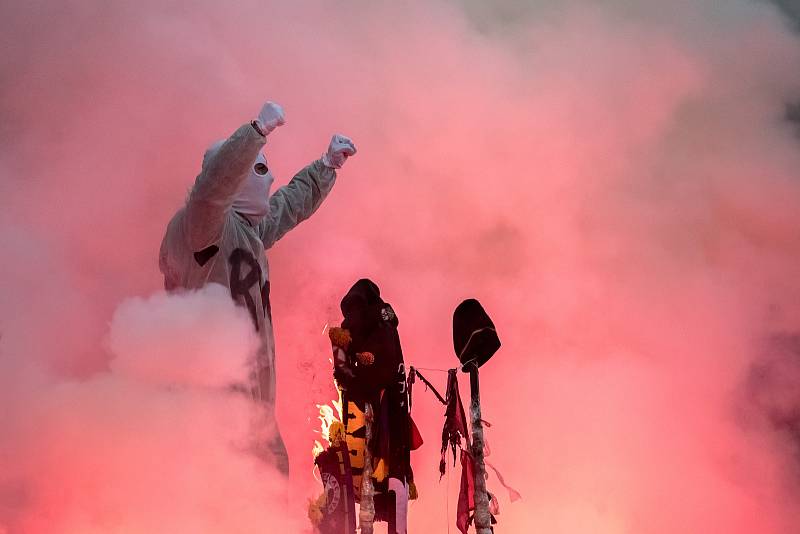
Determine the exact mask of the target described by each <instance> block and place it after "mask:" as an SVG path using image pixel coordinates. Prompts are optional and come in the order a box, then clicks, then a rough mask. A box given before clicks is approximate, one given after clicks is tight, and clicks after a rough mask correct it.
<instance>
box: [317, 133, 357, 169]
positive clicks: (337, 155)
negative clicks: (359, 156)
mask: <svg viewBox="0 0 800 534" xmlns="http://www.w3.org/2000/svg"><path fill="white" fill-rule="evenodd" d="M355 153H356V145H354V144H353V141H352V140H351V139H350V138H349V137H345V136H344V135H340V134H335V135H334V136H333V137H332V138H331V144H330V145H329V146H328V151H327V152H326V153H325V154H323V155H322V164H323V165H325V166H326V167H330V168H331V169H341V168H342V165H344V162H345V161H347V158H348V157H349V156H352V155H353V154H355Z"/></svg>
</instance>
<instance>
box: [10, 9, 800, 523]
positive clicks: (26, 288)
mask: <svg viewBox="0 0 800 534" xmlns="http://www.w3.org/2000/svg"><path fill="white" fill-rule="evenodd" d="M509 13H510V14H513V16H511V17H509V16H508V15H509ZM0 15H2V16H0V20H1V21H2V22H0V27H2V28H3V31H2V32H0V35H2V37H0V39H1V40H2V42H3V45H4V46H3V50H4V52H3V54H2V59H3V61H2V63H0V69H2V71H3V72H4V73H5V74H6V76H4V79H5V80H7V83H6V84H4V87H3V88H2V89H0V91H2V97H3V98H2V99H0V114H2V117H3V121H2V125H1V126H0V136H2V139H3V144H2V149H0V176H2V181H0V198H3V199H4V209H3V210H2V211H0V221H2V225H1V226H0V245H2V250H3V251H4V252H5V258H6V261H4V262H2V264H0V294H2V296H3V298H2V303H0V334H2V337H1V338H0V364H2V369H3V373H2V375H1V377H0V390H1V391H2V393H1V394H0V395H1V398H2V400H3V405H4V406H6V407H7V408H6V410H5V412H0V413H2V415H0V425H2V428H3V429H4V431H3V432H2V433H0V452H1V453H2V454H0V473H1V474H0V529H2V527H5V528H6V530H7V531H8V532H9V533H12V532H13V533H16V532H72V531H75V529H77V528H81V529H82V530H80V531H81V532H84V531H86V532H91V531H92V529H94V530H95V531H98V532H100V531H102V532H123V531H131V530H134V531H162V530H163V531H214V532H250V531H252V530H253V528H252V527H253V525H257V526H261V525H273V524H274V523H275V522H280V521H283V520H284V518H285V521H286V522H287V525H282V527H283V529H284V531H291V532H302V529H304V528H307V522H306V521H305V519H304V517H303V513H304V512H303V509H302V508H303V506H304V500H305V499H306V498H307V497H310V496H315V495H316V494H317V493H318V492H319V490H320V488H319V483H318V482H317V481H315V480H314V479H313V477H312V475H311V457H310V448H311V445H312V442H313V439H314V437H316V436H315V434H314V433H313V429H314V428H315V426H316V420H315V418H314V416H315V412H316V410H315V407H314V405H315V404H316V403H320V402H326V401H328V400H330V399H331V398H332V397H333V396H334V393H333V391H332V385H331V384H330V369H329V364H328V361H327V359H328V356H329V347H328V344H327V341H326V339H325V337H324V336H323V335H322V333H321V332H322V328H323V326H324V325H325V324H326V323H328V322H330V323H334V322H337V321H338V320H339V316H338V301H339V299H340V298H341V296H342V295H343V294H344V292H345V291H346V289H347V288H348V287H349V285H350V284H351V283H352V282H353V281H354V280H356V279H357V278H360V277H363V276H368V277H370V278H372V279H373V280H375V281H376V282H377V283H378V284H379V285H380V287H381V289H382V291H383V294H384V295H385V298H386V300H387V301H389V302H391V303H392V305H393V306H394V308H395V310H396V311H397V313H398V316H399V318H400V332H401V337H402V340H403V343H404V351H405V354H406V361H407V363H408V364H413V365H417V366H420V367H426V368H440V369H444V368H447V367H451V366H454V364H455V358H454V356H453V355H452V348H451V339H450V328H451V326H450V321H451V313H452V310H453V308H454V307H455V306H456V304H458V302H459V301H460V300H461V299H463V298H467V297H477V298H479V299H480V300H481V301H482V302H483V304H484V305H485V307H486V308H487V310H488V311H489V313H490V314H491V315H492V317H493V318H494V320H495V322H496V324H497V326H498V330H499V332H500V336H501V339H502V340H503V343H504V346H503V348H502V349H501V351H500V352H499V353H498V354H497V356H496V357H495V358H494V359H493V360H492V361H491V362H490V363H489V364H487V367H486V368H485V369H484V371H483V374H482V381H483V382H482V385H483V387H482V389H483V396H484V403H485V407H484V415H485V418H486V419H487V420H489V421H490V422H492V423H493V427H492V428H491V429H490V430H489V431H488V436H489V440H490V444H491V445H492V455H491V460H492V462H493V463H494V464H495V465H496V466H497V467H499V468H500V469H501V471H502V472H503V473H504V475H505V476H506V478H507V481H508V482H509V483H510V484H511V485H512V486H514V487H516V488H517V489H519V490H520V492H521V493H522V495H523V497H524V500H522V501H520V502H517V503H515V504H513V505H511V504H509V502H508V499H507V497H506V496H505V494H504V492H503V491H502V490H500V488H499V486H498V484H497V482H496V481H495V480H494V477H491V478H490V480H489V487H490V488H491V489H492V490H493V491H495V492H496V493H497V494H498V496H499V498H500V504H501V514H500V516H499V517H498V519H499V521H500V523H499V525H498V528H497V531H498V532H515V533H516V532H520V533H521V532H535V531H543V532H544V531H546V532H551V533H565V534H574V533H575V532H597V533H602V534H606V533H608V534H617V533H621V532H637V533H647V534H650V533H656V534H658V533H662V532H665V533H666V532H710V531H725V532H730V533H732V534H745V533H752V532H760V533H765V534H766V533H770V534H772V533H775V534H778V533H791V532H796V531H797V528H798V524H799V523H800V518H798V517H797V514H796V512H794V508H795V506H794V504H793V503H794V502H796V495H797V494H796V491H795V490H796V488H795V485H796V483H797V466H796V464H795V460H794V458H793V455H794V454H796V452H795V451H794V450H793V449H792V447H794V446H796V445H793V442H792V441H791V440H790V439H787V435H786V432H784V431H782V430H781V429H779V428H777V427H775V426H774V425H773V424H771V422H770V419H769V417H767V414H768V413H770V410H778V411H780V412H781V413H784V412H786V411H791V406H793V405H795V406H796V404H793V403H795V402H796V400H795V398H794V395H793V394H792V391H793V386H794V384H797V381H796V379H797V378H798V375H797V367H796V365H793V364H792V363H791V362H787V361H786V360H785V358H782V357H777V356H774V355H773V356H768V355H767V354H766V352H767V351H766V350H765V349H764V345H765V342H764V340H765V339H766V338H767V337H769V336H770V335H772V334H774V333H779V332H794V331H797V330H798V328H800V308H798V306H797V304H796V303H797V302H798V297H799V296H800V282H798V281H797V280H798V277H797V267H796V266H797V265H799V264H800V246H798V245H800V236H799V235H798V229H799V228H800V220H799V219H800V216H798V211H797V209H796V206H797V205H798V203H799V202H798V201H800V185H799V184H798V182H797V179H796V177H795V174H796V169H798V168H800V165H798V164H799V163H800V152H798V148H797V140H796V138H795V136H794V135H793V134H794V132H793V130H792V125H791V124H790V123H788V122H787V121H785V120H784V116H783V115H784V106H785V105H786V104H787V103H789V102H791V101H792V100H793V99H795V98H796V97H797V96H798V95H800V75H798V74H796V73H797V69H796V65H797V62H798V59H800V46H799V45H800V43H798V40H797V38H796V36H795V35H794V34H792V33H791V31H790V30H789V27H788V25H787V24H786V23H785V22H784V21H783V20H782V19H781V18H780V15H779V14H778V11H777V10H776V9H775V8H773V7H772V6H771V5H770V4H766V3H755V2H746V1H744V0H741V1H733V2H729V3H726V4H725V6H721V5H720V4H719V3H718V2H713V1H711V0H708V1H695V2H676V3H672V4H670V7H669V9H668V10H665V9H664V5H663V3H662V2H655V1H654V0H653V1H649V0H648V1H644V2H637V3H636V6H635V7H634V6H629V5H627V3H625V2H620V1H609V2H604V3H602V4H597V3H591V2H584V1H578V0H575V1H570V2H549V3H541V5H531V4H530V3H523V2H519V3H517V2H511V1H504V2H498V3H497V5H496V6H495V7H493V8H491V7H487V6H485V5H482V4H478V3H476V2H467V1H465V2H463V3H458V2H410V3H403V4H397V5H395V4H391V5H384V4H380V3H378V4H371V5H362V4H355V3H344V4H341V5H339V6H337V7H336V8H333V7H331V5H330V4H328V3H324V2H317V1H307V2H299V3H292V4H288V5H282V4H268V5H265V4H263V3H259V2H254V1H244V2H238V3H237V4H236V5H227V4H226V5H224V6H223V5H222V4H213V3H210V2H201V3H200V4H196V5H194V6H193V8H192V9H191V10H186V9H185V8H184V7H183V6H180V5H178V4H171V3H163V2H161V3H157V2H143V3H142V2H140V3H138V4H136V5H135V6H133V5H130V6H127V5H121V4H120V5H116V4H102V5H101V4H99V3H96V2H91V1H89V0H86V1H80V2H74V3H71V4H69V5H64V6H60V5H56V4H52V3H49V2H45V1H42V2H38V3H37V2H34V3H25V4H24V5H8V6H3V7H1V8H0ZM265 99H271V100H275V101H277V102H280V103H281V104H282V105H283V106H284V107H285V109H286V112H287V120H288V122H287V124H286V126H284V127H282V128H281V129H280V130H279V131H278V132H276V133H275V135H274V136H272V137H271V138H270V142H269V144H268V148H267V155H268V157H269V158H270V166H271V167H272V169H273V172H274V173H275V174H276V176H277V177H278V181H279V182H281V179H282V180H283V182H285V181H287V180H288V178H289V177H290V175H291V173H292V172H293V171H295V170H297V169H299V168H300V167H301V166H302V165H304V164H305V163H307V162H308V161H310V160H311V159H312V158H315V157H318V156H319V154H320V153H321V152H322V151H323V150H324V148H325V146H326V144H327V141H328V139H329V137H330V134H332V133H333V132H335V131H338V132H341V133H344V134H347V135H349V136H352V137H353V138H354V139H355V141H356V143H357V145H358V147H359V153H358V155H357V156H356V157H354V158H352V159H351V160H350V161H349V162H348V163H347V165H346V167H345V168H344V169H343V171H342V173H341V175H340V179H339V181H338V183H337V185H336V187H335V189H334V191H333V193H332V195H331V197H330V198H329V199H328V201H327V202H326V204H325V205H324V206H323V208H322V209H321V210H320V211H319V213H317V214H316V215H315V216H314V218H312V219H311V220H309V221H307V222H306V223H304V224H303V225H302V226H301V227H300V228H298V229H297V230H295V231H294V232H292V233H291V234H289V235H288V236H287V237H286V238H285V240H284V241H282V242H281V243H279V244H278V245H277V246H276V247H275V248H274V249H273V250H272V251H270V262H271V265H272V269H271V276H272V282H273V283H272V287H273V293H272V305H273V312H274V315H275V318H276V337H277V339H276V341H277V350H278V376H279V391H278V415H279V420H280V424H281V428H282V432H283V434H284V435H285V438H286V440H287V445H288V447H289V452H290V458H291V462H292V476H291V481H290V502H292V503H293V504H295V505H296V506H295V507H291V509H290V511H289V512H287V513H286V514H278V513H276V508H277V509H281V510H282V509H283V507H276V506H274V504H275V502H276V498H275V497H274V494H273V493H274V486H275V485H276V483H275V481H274V480H273V478H272V476H271V475H270V474H269V473H265V472H264V467H263V466H262V465H259V464H257V463H254V461H253V460H252V459H251V458H250V457H249V456H248V455H247V454H244V453H242V451H241V450H239V449H238V448H237V447H235V446H232V445H231V443H233V444H234V445H235V444H237V443H240V440H241V438H242V433H243V432H244V429H245V428H246V426H247V424H246V423H248V422H249V421H250V419H251V418H250V414H249V413H248V408H247V407H246V405H243V404H241V401H238V400H236V398H235V397H231V396H229V395H227V394H224V393H221V392H220V391H219V389H218V388H217V387H216V386H219V385H222V384H225V383H227V382H228V380H229V379H232V378H235V376H236V375H237V373H238V372H239V369H240V368H241V366H242V365H244V362H245V361H246V357H247V353H248V350H250V349H249V347H250V346H249V345H248V342H247V341H246V335H245V334H244V333H243V332H244V331H242V330H236V328H239V327H241V323H239V322H237V320H236V317H235V310H231V309H227V308H226V307H225V306H226V304H223V301H224V300H225V299H222V298H219V299H218V298H217V297H219V295H214V294H213V291H212V293H210V294H207V295H204V296H197V297H196V298H199V299H207V301H208V302H206V304H207V307H199V306H198V307H195V306H189V305H186V302H185V301H175V300H173V299H170V298H167V297H164V296H163V295H159V294H158V293H157V292H158V290H159V288H160V283H161V281H160V279H159V276H158V272H157V262H156V258H157V248H158V243H159V240H160V238H161V235H162V232H163V229H164V226H165V224H166V222H167V220H168V219H169V217H170V216H171V214H172V212H173V211H174V210H175V209H176V208H177V207H178V206H179V205H180V203H181V202H182V201H183V198H184V196H185V193H186V190H187V188H188V187H189V186H190V184H191V183H192V180H193V178H194V175H195V174H196V173H197V171H198V170H199V165H200V161H201V158H202V153H203V150H204V148H205V146H206V145H207V144H208V142H210V141H211V140H213V139H216V138H219V137H220V136H221V135H225V134H226V133H228V132H231V131H233V129H235V128H236V127H237V126H238V125H239V124H241V123H242V122H244V121H245V120H249V119H250V118H251V117H252V115H253V114H254V113H255V112H256V111H257V109H258V107H259V105H260V104H261V103H262V101H263V100H265ZM154 293H155V295H154V296H152V297H149V296H148V295H153V294H154ZM137 295H139V296H142V297H141V298H144V299H145V300H133V301H131V300H126V299H130V298H131V297H135V296H137ZM198 310H207V313H204V314H198ZM112 318H113V322H111V321H112ZM228 324H230V325H232V326H231V328H232V329H230V330H228V329H226V328H224V327H223V326H221V325H228ZM237 324H238V325H239V326H238V327H236V326H235V325H237ZM109 325H111V326H110V328H109ZM214 325H217V326H214ZM187 329H189V330H187ZM189 331H191V332H198V333H203V332H205V333H206V334H208V336H209V337H208V338H205V339H206V340H207V341H206V343H207V345H206V346H207V348H208V349H209V350H208V352H204V351H203V350H201V348H199V347H200V345H196V344H194V342H193V343H192V344H191V345H187V344H186V343H185V342H186V341H187V339H188V340H191V339H192V337H193V336H191V335H189V334H188V332H189ZM197 342H198V343H199V342H200V341H199V339H198V340H197ZM220 347H230V353H228V352H227V349H222V348H220ZM203 354H204V355H205V356H203ZM228 354H230V358H227V356H228ZM195 358H198V359H195ZM775 358H777V359H778V362H777V363H775V364H769V365H773V367H772V368H777V369H779V372H778V373H777V374H778V376H779V377H780V378H781V379H780V380H775V381H773V382H770V386H771V387H769V388H767V389H766V390H764V389H763V388H762V389H757V391H756V392H755V393H753V392H752V391H751V389H752V387H753V386H751V383H752V380H753V379H752V375H753V372H754V371H753V369H758V368H759V366H761V365H764V364H765V362H771V361H773V359H775ZM193 363H195V364H197V365H192V364H193ZM427 376H428V377H429V378H431V379H433V380H437V381H438V383H439V384H441V385H442V386H443V385H444V375H443V374H441V373H438V372H436V371H432V372H429V373H427ZM170 385H171V386H170ZM167 386H170V387H167ZM464 386H466V381H462V390H463V391H464V393H465V394H466V387H464ZM174 388H177V389H174ZM423 389H424V388H418V389H417V392H416V394H415V399H414V416H415V419H416V420H417V423H418V424H419V426H420V428H421V430H422V432H423V434H424V437H425V439H426V444H425V445H424V446H423V448H422V450H421V451H419V452H418V453H416V454H415V456H414V458H413V460H412V461H413V463H414V467H415V473H416V476H417V479H418V480H417V482H418V486H419V488H420V492H421V498H420V500H419V501H417V502H415V503H414V504H413V505H412V508H411V522H412V524H411V531H413V532H446V531H447V530H446V529H447V525H448V524H449V525H450V529H451V531H453V530H454V527H453V523H454V516H453V511H454V508H455V490H456V487H455V486H456V485H457V484H456V480H457V479H451V480H450V481H449V485H448V480H447V479H445V480H443V481H442V482H441V483H439V482H438V480H437V479H438V474H437V473H436V466H437V463H438V462H437V456H438V444H437V440H438V435H439V431H440V427H441V422H442V410H441V408H440V407H439V405H438V404H436V402H435V401H434V399H433V398H432V396H430V395H429V394H426V393H425V392H424V391H423ZM309 391H310V393H309ZM754 397H755V399H756V400H755V401H753V398H754ZM787 407H788V408H787ZM217 438H219V439H217ZM143 467H145V468H143ZM448 490H449V491H448ZM448 499H449V501H448ZM448 507H449V508H448ZM448 509H449V514H450V515H449V516H448Z"/></svg>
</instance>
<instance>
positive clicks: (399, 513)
mask: <svg viewBox="0 0 800 534" xmlns="http://www.w3.org/2000/svg"><path fill="white" fill-rule="evenodd" d="M341 309H342V315H343V316H344V321H342V330H344V331H346V332H348V333H349V339H348V343H347V344H346V347H342V348H343V351H344V355H345V358H344V361H337V362H335V366H334V377H335V378H336V381H337V383H338V384H339V387H340V388H341V389H342V398H343V401H344V406H345V414H346V417H347V413H348V408H347V406H348V404H349V403H352V404H350V406H352V405H355V406H354V407H353V409H354V410H356V409H357V410H359V411H363V409H364V407H365V404H366V403H370V404H371V405H372V407H373V413H374V414H375V416H374V417H375V420H374V422H373V439H372V441H371V442H370V443H369V444H368V446H369V449H370V452H371V453H372V456H373V458H375V459H376V460H377V462H376V464H377V465H376V468H375V475H374V476H375V478H376V481H377V485H376V489H378V490H379V491H381V490H382V491H388V490H392V491H394V492H395V496H396V497H395V498H396V508H395V514H394V515H395V517H394V520H395V525H396V526H395V528H396V531H397V532H398V533H400V534H405V532H406V522H407V521H406V514H407V507H408V495H409V484H410V483H411V482H412V478H413V475H412V472H411V463H410V452H411V430H410V428H411V427H410V418H409V412H408V391H407V385H406V371H405V364H404V362H403V350H402V348H401V347H400V336H399V335H398V333H397V326H398V319H397V315H395V313H394V310H393V309H392V307H391V306H390V305H389V304H387V303H386V302H384V301H383V299H382V298H381V296H380V290H379V289H378V286H377V285H376V284H375V283H374V282H372V281H371V280H367V279H361V280H359V281H358V282H356V283H355V284H354V285H353V287H351V288H350V290H349V291H348V292H347V294H346V295H345V297H344V298H343V299H342V302H341ZM381 464H382V465H381ZM376 508H377V505H376Z"/></svg>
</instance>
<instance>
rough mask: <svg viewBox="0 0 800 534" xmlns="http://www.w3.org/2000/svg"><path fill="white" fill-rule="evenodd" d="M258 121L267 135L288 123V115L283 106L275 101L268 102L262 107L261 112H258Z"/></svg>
mask: <svg viewBox="0 0 800 534" xmlns="http://www.w3.org/2000/svg"><path fill="white" fill-rule="evenodd" d="M256 121H257V122H258V126H259V127H260V128H261V131H262V132H264V135H267V134H269V133H270V132H271V131H272V130H274V129H275V128H277V127H278V126H282V125H283V124H286V116H285V115H284V113H283V108H282V107H280V106H279V105H278V104H276V103H275V102H267V103H266V104H264V106H263V107H262V108H261V112H260V113H259V114H258V118H257V119H256Z"/></svg>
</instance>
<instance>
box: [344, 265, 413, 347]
mask: <svg viewBox="0 0 800 534" xmlns="http://www.w3.org/2000/svg"><path fill="white" fill-rule="evenodd" d="M341 309H342V316H343V317H344V321H342V328H346V329H347V330H350V332H351V333H352V334H353V335H355V336H358V335H365V334H368V333H369V332H371V331H372V330H374V329H375V327H377V326H378V325H379V324H380V323H381V322H386V323H389V324H390V325H391V326H393V327H394V328H397V325H398V324H399V322H398V320H397V315H395V313H394V310H393V309H392V307H391V306H390V305H389V304H387V303H386V302H384V301H383V299H382V298H381V290H380V289H379V288H378V286H377V284H375V282H373V281H372V280H369V279H367V278H362V279H361V280H359V281H358V282H356V283H355V284H353V287H351V288H350V290H349V291H348V292H347V294H346V295H345V296H344V298H343V299H342V303H341Z"/></svg>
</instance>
